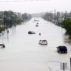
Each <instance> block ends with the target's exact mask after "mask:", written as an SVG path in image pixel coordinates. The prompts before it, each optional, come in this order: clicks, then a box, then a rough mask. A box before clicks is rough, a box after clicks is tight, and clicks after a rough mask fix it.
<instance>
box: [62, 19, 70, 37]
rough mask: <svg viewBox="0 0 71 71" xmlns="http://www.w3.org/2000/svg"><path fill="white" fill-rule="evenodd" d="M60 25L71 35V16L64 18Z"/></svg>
mask: <svg viewBox="0 0 71 71" xmlns="http://www.w3.org/2000/svg"><path fill="white" fill-rule="evenodd" d="M61 25H62V27H63V28H65V29H66V33H67V34H69V35H70V36H71V18H68V19H65V20H64V21H63V22H62V23H61Z"/></svg>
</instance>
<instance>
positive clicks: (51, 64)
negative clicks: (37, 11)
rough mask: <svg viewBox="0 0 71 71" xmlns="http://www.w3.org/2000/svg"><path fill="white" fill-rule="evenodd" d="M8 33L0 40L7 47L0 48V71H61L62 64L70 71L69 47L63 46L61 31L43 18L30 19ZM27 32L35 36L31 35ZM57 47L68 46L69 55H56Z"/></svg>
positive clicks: (62, 31) (63, 31) (62, 30)
mask: <svg viewBox="0 0 71 71" xmlns="http://www.w3.org/2000/svg"><path fill="white" fill-rule="evenodd" d="M34 19H37V20H38V21H34ZM37 22H38V23H39V24H38V25H39V26H38V27H36V23H37ZM9 31H10V32H9V33H8V34H7V33H6V31H5V32H3V33H2V34H1V37H0V43H4V44H5V45H6V48H4V49H3V48H0V71H62V70H61V66H60V65H61V64H62V63H67V67H66V71H69V69H70V66H69V58H70V44H68V43H65V42H64V33H65V30H64V29H63V28H61V27H58V26H56V25H54V24H52V23H51V22H47V21H45V20H43V19H42V18H32V19H31V20H30V21H29V22H26V23H22V25H18V26H17V27H13V28H11V29H9ZM28 31H34V32H35V33H36V34H31V35H30V34H28ZM39 33H41V35H39ZM39 40H47V41H48V45H46V46H42V45H39V44H38V43H39ZM59 45H65V46H67V47H68V54H58V53H57V52H56V47H57V46H59Z"/></svg>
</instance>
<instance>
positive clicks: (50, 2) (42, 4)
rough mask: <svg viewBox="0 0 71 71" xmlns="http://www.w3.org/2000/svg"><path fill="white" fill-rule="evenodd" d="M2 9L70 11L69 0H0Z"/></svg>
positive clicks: (0, 9) (70, 3) (16, 10)
mask: <svg viewBox="0 0 71 71" xmlns="http://www.w3.org/2000/svg"><path fill="white" fill-rule="evenodd" d="M3 10H12V11H15V12H21V13H24V12H27V13H39V12H47V11H51V12H53V11H54V10H56V11H71V0H0V11H3Z"/></svg>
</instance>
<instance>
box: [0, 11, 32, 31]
mask: <svg viewBox="0 0 71 71" xmlns="http://www.w3.org/2000/svg"><path fill="white" fill-rule="evenodd" d="M29 19H31V15H30V14H27V13H24V14H21V13H17V12H13V11H0V32H2V31H3V30H5V29H7V28H9V27H12V26H16V25H18V24H21V23H22V22H24V21H27V20H29Z"/></svg>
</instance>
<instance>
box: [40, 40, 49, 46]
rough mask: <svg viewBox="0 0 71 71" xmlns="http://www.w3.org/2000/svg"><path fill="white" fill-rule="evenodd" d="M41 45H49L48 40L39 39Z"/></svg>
mask: <svg viewBox="0 0 71 71" xmlns="http://www.w3.org/2000/svg"><path fill="white" fill-rule="evenodd" d="M39 44H40V45H47V44H48V43H47V40H39Z"/></svg>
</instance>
